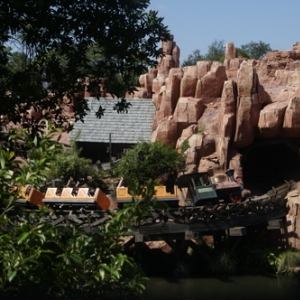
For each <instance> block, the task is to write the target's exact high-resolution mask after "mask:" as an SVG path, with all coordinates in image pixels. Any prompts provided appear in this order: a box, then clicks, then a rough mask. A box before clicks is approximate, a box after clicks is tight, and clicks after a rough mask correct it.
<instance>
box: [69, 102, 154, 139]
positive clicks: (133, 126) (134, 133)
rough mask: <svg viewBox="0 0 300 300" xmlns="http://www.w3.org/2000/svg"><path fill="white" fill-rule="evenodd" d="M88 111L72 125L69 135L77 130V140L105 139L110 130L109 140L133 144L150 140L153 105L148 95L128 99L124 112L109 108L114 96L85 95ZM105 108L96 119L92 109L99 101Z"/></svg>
mask: <svg viewBox="0 0 300 300" xmlns="http://www.w3.org/2000/svg"><path fill="white" fill-rule="evenodd" d="M86 99H87V100H88V105H89V108H90V111H89V112H88V114H87V115H86V116H85V118H84V123H82V122H81V121H78V122H76V123H75V125H74V129H73V130H72V132H71V135H70V139H74V138H75V137H76V135H77V133H78V131H80V132H81V134H80V136H79V137H77V139H76V141H77V142H94V143H109V134H110V133H111V139H112V143H120V144H123V143H126V144H136V143H138V142H141V141H150V139H151V134H152V122H153V118H154V114H155V106H154V104H153V102H152V99H128V100H127V102H130V103H131V106H130V107H129V110H128V113H126V112H124V113H118V112H117V111H116V110H114V109H113V106H114V104H115V103H116V102H117V101H118V99H108V98H100V101H99V100H97V99H95V98H86ZM100 104H101V106H102V108H105V113H104V116H102V117H101V119H98V118H97V117H96V115H95V112H96V111H97V110H98V107H99V105H100Z"/></svg>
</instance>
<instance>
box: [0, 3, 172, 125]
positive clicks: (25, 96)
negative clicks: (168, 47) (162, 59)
mask: <svg viewBox="0 0 300 300" xmlns="http://www.w3.org/2000/svg"><path fill="white" fill-rule="evenodd" d="M149 4H150V0H131V1H120V0H113V1H104V0H94V1H76V0H50V1H48V0H47V1H45V0H41V1H23V2H22V1H18V0H13V1H11V0H3V1H1V3H0V22H1V30H0V101H1V108H0V114H1V115H4V116H6V117H7V118H6V119H5V118H1V120H6V121H7V120H9V121H13V122H14V123H19V122H20V123H23V124H27V126H28V127H31V128H32V127H33V126H34V124H36V123H37V120H36V118H35V117H34V116H32V115H36V114H32V113H30V112H28V110H30V109H31V110H32V111H33V112H34V113H37V112H38V113H42V114H43V116H44V117H45V118H48V119H52V120H53V119H54V120H55V122H56V124H57V125H58V126H60V125H62V124H65V123H64V122H65V120H66V118H65V114H63V113H62V112H63V110H64V109H66V108H67V107H68V106H70V103H69V102H68V101H67V100H64V101H63V99H65V98H63V97H64V96H68V99H71V100H72V102H73V103H72V105H74V111H75V115H76V118H77V119H82V117H83V116H84V115H85V111H86V109H87V105H86V101H85V100H84V99H83V97H82V93H81V91H82V88H83V87H82V84H81V83H82V82H83V81H84V78H85V77H86V76H90V77H92V78H93V79H94V80H93V81H92V83H91V84H90V85H89V87H90V88H91V89H94V87H95V86H96V87H99V84H104V82H103V78H106V81H105V83H106V85H107V88H108V92H110V93H112V94H114V95H116V96H118V97H123V96H124V94H120V93H123V92H124V88H125V87H126V89H127V90H132V83H133V78H135V76H139V75H140V74H142V73H145V72H146V71H147V69H148V67H152V66H154V65H156V64H157V61H158V60H157V58H158V56H159V55H160V54H161V53H162V52H161V49H158V48H157V44H158V42H159V41H160V40H161V39H165V38H168V36H169V33H168V30H167V28H166V27H165V26H164V25H163V18H160V17H158V16H157V12H156V11H153V10H148V7H149ZM7 49H10V50H9V51H7ZM14 52H21V53H22V54H21V55H17V54H13V53H14ZM17 56H20V57H19V58H20V59H21V60H22V62H25V65H24V66H22V68H19V67H18V68H16V67H13V66H12V62H16V58H17ZM11 59H13V60H11ZM14 65H15V64H14ZM116 78H117V83H118V84H114V83H115V82H116ZM120 78H122V80H120ZM78 79H81V81H80V80H78ZM120 85H122V88H120ZM99 95H100V93H98V96H99ZM124 106H125V108H126V107H128V106H126V104H125V103H124V102H117V103H116V109H119V110H122V109H123V108H124ZM100 110H101V107H100ZM98 116H101V113H99V114H98ZM2 124H5V122H3V123H2ZM0 125H1V124H0Z"/></svg>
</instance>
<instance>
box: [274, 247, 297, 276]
mask: <svg viewBox="0 0 300 300" xmlns="http://www.w3.org/2000/svg"><path fill="white" fill-rule="evenodd" d="M276 265H277V273H278V274H282V273H287V274H289V273H292V272H293V269H294V268H295V267H300V251H299V250H289V251H286V252H283V253H281V255H280V256H279V257H278V259H277V260H276Z"/></svg>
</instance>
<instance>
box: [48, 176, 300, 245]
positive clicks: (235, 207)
mask: <svg viewBox="0 0 300 300" xmlns="http://www.w3.org/2000/svg"><path fill="white" fill-rule="evenodd" d="M295 186H296V184H295V182H294V181H286V182H285V184H283V185H281V186H279V187H276V188H273V189H272V190H270V191H269V192H267V193H266V194H264V195H262V196H259V197H253V198H248V199H246V200H245V201H243V202H240V203H217V204H215V205H210V206H209V205H203V206H196V207H182V206H181V207H180V206H179V207H178V208H168V209H163V210H153V211H152V212H151V215H149V216H148V217H147V218H145V219H144V220H142V221H141V222H140V223H139V224H134V226H132V228H133V230H132V232H130V233H129V234H128V235H129V236H132V237H134V239H133V241H134V242H135V243H139V242H144V241H149V240H151V241H153V240H170V239H176V240H192V239H197V238H199V236H201V235H215V234H216V233H218V232H225V234H226V235H229V236H243V235H246V234H247V227H250V226H253V225H259V224H265V225H266V226H267V228H268V229H279V228H282V226H283V224H282V223H283V219H284V218H285V216H286V214H287V209H288V208H287V199H286V195H287V193H288V192H289V191H290V190H292V189H294V188H295ZM94 208H95V209H93V207H90V206H87V207H86V209H82V208H81V209H79V210H75V209H74V208H73V209H70V208H69V207H68V205H67V204H65V205H56V206H53V207H52V213H51V214H50V215H49V216H48V217H47V221H49V222H51V223H52V224H53V225H56V226H70V225H71V224H77V225H79V226H82V228H84V229H85V230H86V231H88V232H97V231H99V230H100V229H99V226H101V225H104V224H105V223H106V222H107V221H108V220H109V218H110V211H109V210H106V211H104V210H97V209H96V207H94Z"/></svg>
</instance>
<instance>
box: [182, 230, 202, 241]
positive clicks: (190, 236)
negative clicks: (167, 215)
mask: <svg viewBox="0 0 300 300" xmlns="http://www.w3.org/2000/svg"><path fill="white" fill-rule="evenodd" d="M184 239H185V240H186V241H190V240H199V232H195V231H191V230H186V231H185V236H184Z"/></svg>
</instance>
